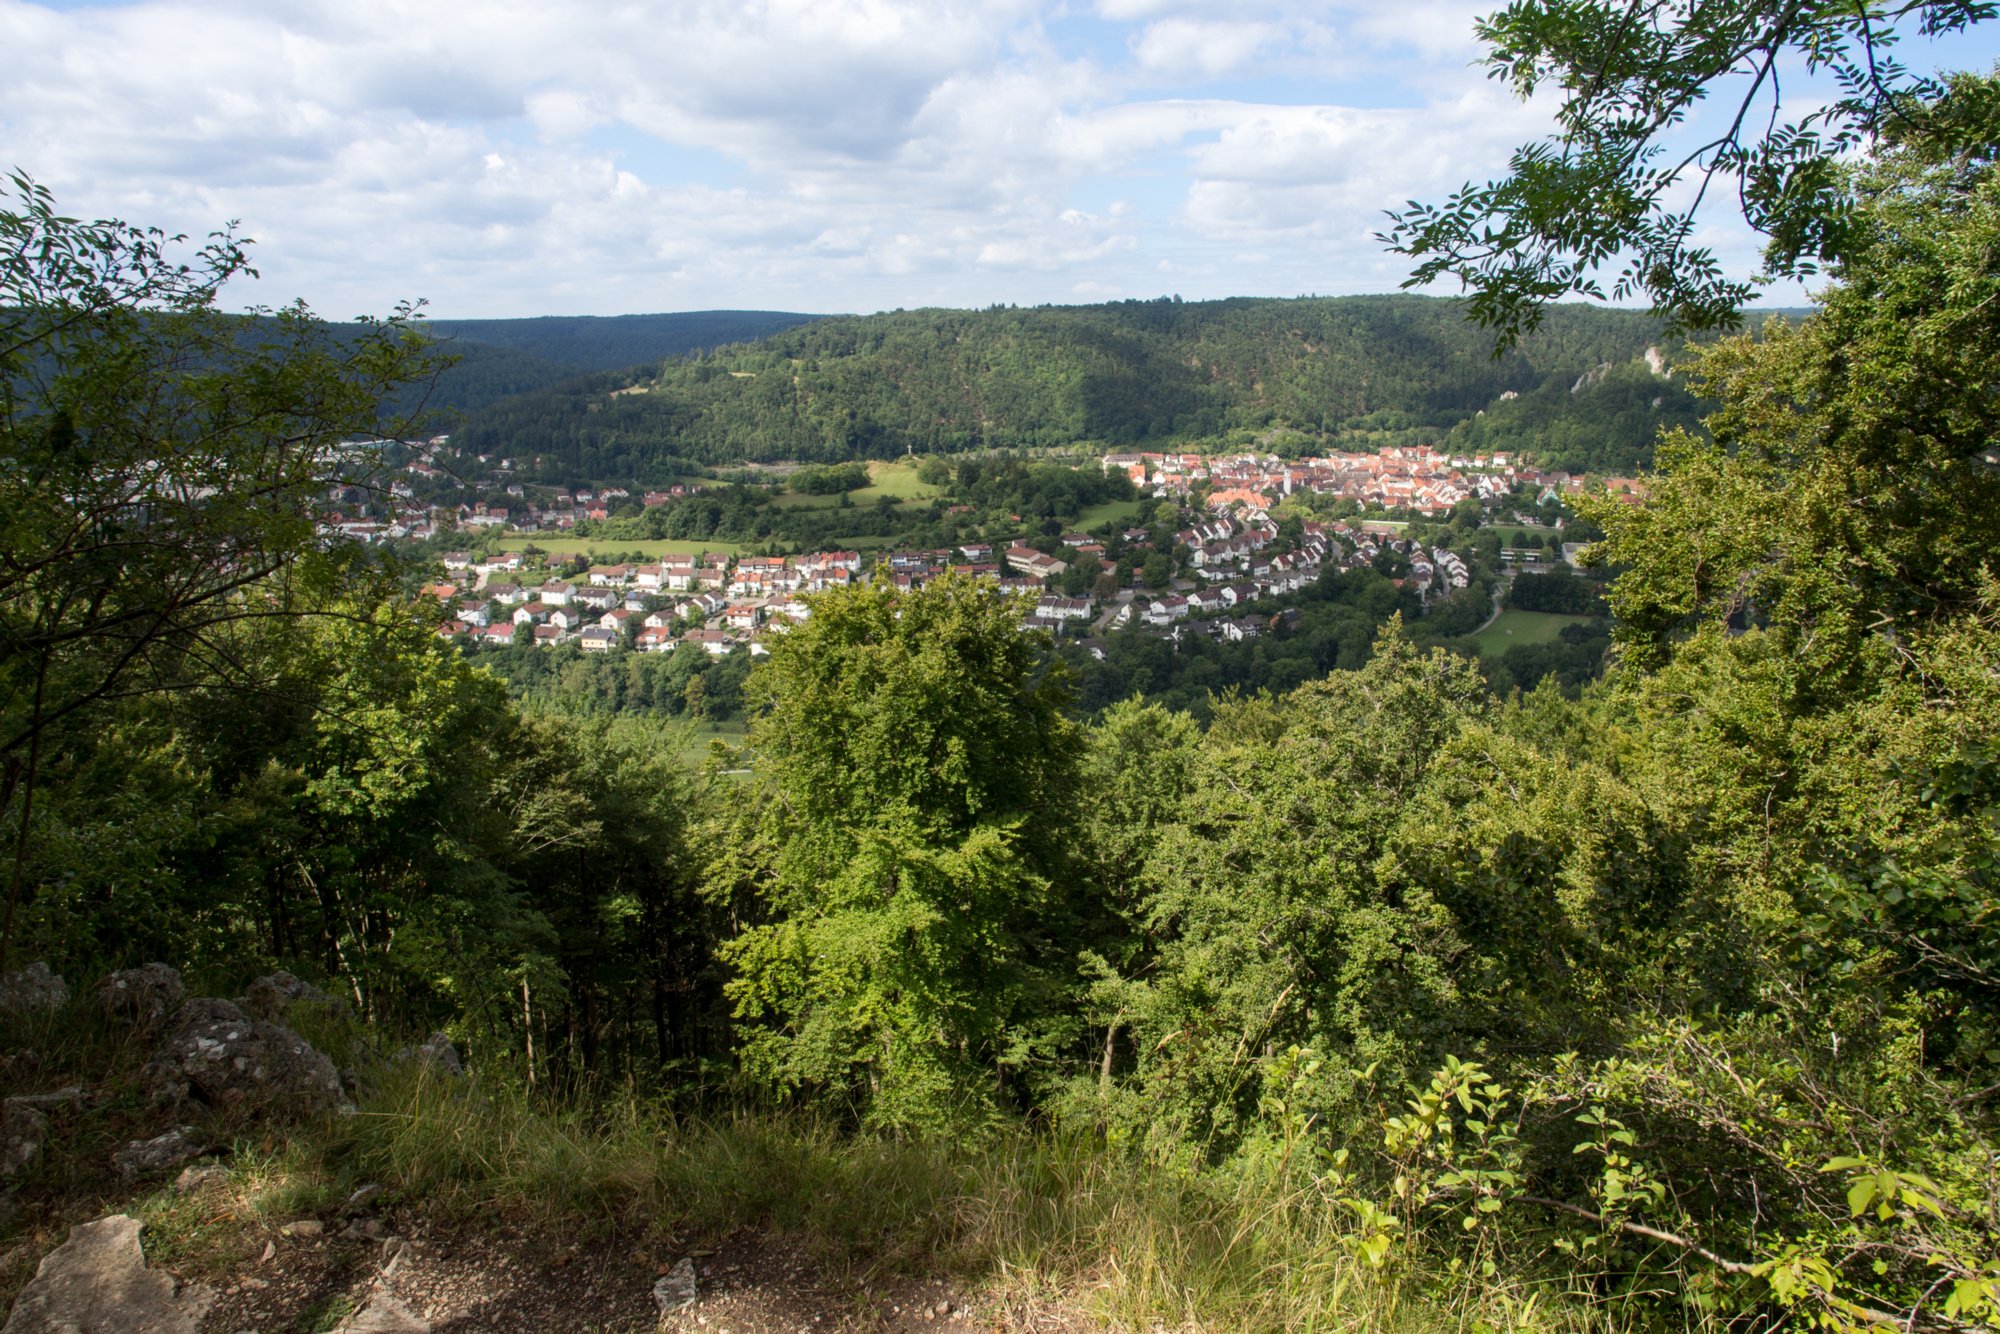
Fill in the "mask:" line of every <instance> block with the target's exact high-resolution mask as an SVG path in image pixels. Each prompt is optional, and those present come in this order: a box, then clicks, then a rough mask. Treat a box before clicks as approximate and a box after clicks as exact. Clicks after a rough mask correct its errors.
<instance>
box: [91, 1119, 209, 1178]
mask: <svg viewBox="0 0 2000 1334" xmlns="http://www.w3.org/2000/svg"><path fill="white" fill-rule="evenodd" d="M193 1131H194V1127H192V1126H181V1127H179V1128H178V1129H174V1130H169V1131H168V1132H167V1133H166V1134H164V1135H156V1136H154V1137H153V1138H152V1139H136V1140H133V1141H132V1142H131V1143H130V1144H127V1145H126V1146H125V1147H124V1148H122V1149H120V1150H119V1151H118V1152H117V1153H115V1154H113V1155H112V1157H111V1164H112V1166H114V1167H116V1168H117V1169H118V1175H119V1176H121V1177H123V1178H124V1179H125V1180H127V1181H136V1180H138V1179H139V1178H140V1177H144V1176H152V1175H154V1174H155V1173H158V1172H164V1171H166V1170H167V1169H168V1168H170V1167H179V1166H180V1165H181V1164H182V1163H184V1162H186V1161H187V1160H188V1159H190V1158H198V1157H200V1156H201V1152H202V1148H201V1145H200V1144H199V1143H197V1142H196V1141H195V1139H194V1138H193Z"/></svg>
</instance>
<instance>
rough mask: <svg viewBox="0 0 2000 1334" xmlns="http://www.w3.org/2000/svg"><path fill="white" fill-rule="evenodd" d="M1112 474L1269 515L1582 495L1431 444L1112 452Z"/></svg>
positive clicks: (1559, 479)
mask: <svg viewBox="0 0 2000 1334" xmlns="http://www.w3.org/2000/svg"><path fill="white" fill-rule="evenodd" d="M1103 466H1104V470H1105V471H1106V472H1123V473H1125V474H1126V475H1127V476H1128V477H1130V478H1131V479H1132V484H1133V485H1134V486H1135V487H1137V488H1138V489H1139V492H1140V494H1141V495H1151V496H1154V497H1156V498H1160V499H1166V498H1180V499H1185V498H1186V497H1188V496H1189V495H1191V494H1192V493H1193V492H1194V491H1195V490H1196V489H1197V488H1198V487H1202V486H1207V487H1208V488H1209V489H1210V502H1211V503H1217V502H1221V503H1225V504H1229V503H1243V504H1248V505H1253V506H1255V507H1257V508H1260V509H1268V508H1269V507H1271V506H1272V505H1275V504H1277V503H1278V502H1279V501H1280V500H1282V499H1283V498H1284V497H1286V496H1290V495H1295V494H1297V493H1299V492H1313V493H1315V494H1319V495H1328V496H1334V497H1337V498H1340V499H1345V500H1353V501H1356V502H1358V503H1360V504H1363V505H1368V504H1377V505H1381V506H1384V507H1385V508H1388V509H1404V510H1413V511H1416V512H1417V513H1420V514H1427V515H1433V516H1435V515H1439V514H1446V513H1449V512H1450V511H1451V509H1452V507H1453V506H1454V505H1456V504H1458V503H1459V502H1460V501H1462V500H1468V499H1473V500H1478V501H1480V502H1481V503H1482V504H1490V503H1496V502H1498V501H1500V500H1502V499H1504V498H1505V497H1507V496H1508V495H1510V494H1512V493H1513V491H1514V490H1515V489H1516V488H1517V487H1519V486H1522V485H1524V484H1526V485H1532V486H1536V487H1539V488H1541V489H1542V491H1543V493H1544V494H1548V495H1561V494H1563V493H1565V492H1569V491H1576V490H1580V489H1581V488H1582V486H1583V479H1581V478H1579V477H1573V476H1571V475H1570V474H1568V473H1559V472H1541V471H1538V470H1536V469H1533V468H1526V467H1523V466H1521V465H1520V464H1519V463H1517V462H1516V461H1515V460H1514V459H1512V458H1511V457H1510V456H1508V455H1506V454H1491V455H1487V454H1478V455H1447V454H1442V453H1439V452H1438V451H1437V450H1436V449H1433V448H1432V447H1430V446H1429V445H1416V446H1409V447H1400V448H1384V449H1379V450H1376V451H1375V452H1374V453H1372V454H1358V453H1336V454H1328V455H1323V456H1315V457H1312V458H1303V459H1280V458H1276V457H1269V456H1259V455H1255V454H1237V455H1230V456H1227V457H1221V458H1211V457H1209V456H1208V455H1205V454H1151V453H1147V454H1107V455H1105V456H1104V459H1103Z"/></svg>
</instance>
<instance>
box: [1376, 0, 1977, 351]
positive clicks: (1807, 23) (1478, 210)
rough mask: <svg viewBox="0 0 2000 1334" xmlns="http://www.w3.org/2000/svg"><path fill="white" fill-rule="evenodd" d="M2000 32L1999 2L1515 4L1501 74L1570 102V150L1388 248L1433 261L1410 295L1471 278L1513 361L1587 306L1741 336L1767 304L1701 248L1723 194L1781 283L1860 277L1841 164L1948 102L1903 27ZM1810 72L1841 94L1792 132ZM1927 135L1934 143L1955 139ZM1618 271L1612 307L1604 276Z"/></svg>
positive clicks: (1521, 170)
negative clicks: (1646, 306) (1543, 330)
mask: <svg viewBox="0 0 2000 1334" xmlns="http://www.w3.org/2000/svg"><path fill="white" fill-rule="evenodd" d="M1994 12H1995V11H1994V7H1993V6H1992V5H1991V4H1988V3H1984V2H1983V0H1913V2H1912V3H1908V4H1902V5H1896V6H1890V7H1877V6H1871V5H1855V6H1840V5H1792V4H1774V3H1770V2H1769V0H1727V2H1726V3H1719V4H1716V3H1701V4H1696V3H1686V2H1676V3H1668V4H1656V3H1639V2H1638V0H1515V2H1514V3H1512V4H1510V5H1508V6H1507V7H1506V8H1504V9H1502V10H1500V11H1498V12H1497V13H1494V14H1491V15H1489V16H1487V17H1486V18H1484V19H1482V20H1480V22H1479V23H1478V25H1477V32H1478V34H1479V37H1480V40H1481V41H1483V42H1485V43H1486V46H1487V55H1486V64H1487V67H1488V69H1489V71H1490V72H1491V74H1492V76H1493V77H1494V78H1496V79H1501V80H1504V81H1505V82H1506V83H1507V84H1508V85H1509V86H1510V87H1511V88H1512V89H1513V91H1514V92H1515V93H1516V94H1517V95H1519V96H1521V97H1523V98H1526V97H1528V96H1530V95H1532V94H1533V93H1535V92H1537V91H1538V90H1540V89H1542V88H1543V87H1545V86H1554V87H1556V88H1558V89H1560V90H1561V93H1562V104H1561V106H1560V107H1559V108H1558V110H1557V112H1556V121H1557V126H1558V132H1557V133H1556V134H1555V135H1554V136H1552V137H1551V138H1549V139H1547V140H1545V141H1543V142H1541V143H1537V144H1529V145H1526V146H1524V147H1522V148H1520V149H1519V150H1517V151H1516V152H1515V154H1514V156H1513V158H1512V160H1511V161H1510V163H1509V164H1508V165H1509V170H1510V173H1511V174H1510V175H1508V176H1507V177H1506V178H1505V179H1503V180H1500V181H1495V182H1488V183H1487V184H1485V185H1467V186H1465V187H1464V188H1462V189H1461V190H1459V191H1458V192H1457V193H1456V194H1454V195H1452V196H1451V197H1450V198H1449V199H1448V200H1446V201H1445V203H1443V204H1441V205H1430V204H1421V203H1417V202H1415V201H1412V202H1411V204H1410V205H1409V207H1408V208H1407V209H1406V210H1404V211H1403V212H1401V213H1395V214H1391V220H1392V223H1393V225H1392V227H1391V229H1390V231H1389V233H1388V234H1387V236H1385V237H1384V238H1383V239H1384V240H1386V241H1387V242H1388V243H1389V244H1390V246H1391V247H1392V248H1393V249H1395V250H1397V251H1400V252H1401V253H1403V254H1407V255H1411V256H1413V257H1415V258H1417V259H1418V260H1419V263H1418V265H1417V268H1416V271H1415V273H1414V274H1413V275H1412V277H1411V279H1410V283H1411V284H1413V285H1414V284H1420V283H1428V282H1432V281H1435V280H1436V279H1438V278H1441V277H1446V276H1452V277H1457V278H1458V279H1459V280H1460V281H1461V282H1462V283H1463V284H1464V285H1465V286H1467V287H1469V288H1470V289H1471V291H1472V296H1471V298H1470V300H1469V303H1468V304H1469V309H1470V311H1471V313H1472V314H1473V316H1474V318H1476V319H1477V320H1479V321H1480V322H1481V323H1482V324H1484V325H1487V326H1489V327H1492V328H1495V329H1497V330H1498V331H1499V333H1500V336H1501V343H1502V345H1503V346H1507V345H1511V344H1512V343H1513V342H1514V341H1516V340H1517V339H1519V338H1520V337H1521V336H1522V335H1523V334H1526V333H1530V332H1532V331H1533V330H1534V329H1535V328H1537V327H1538V325H1539V324H1540V322H1541V320H1542V318H1543V313H1544V311H1545V310H1546V309H1547V307H1548V303H1550V302H1552V301H1557V300H1560V299H1562V298H1564V297H1568V296H1573V295H1583V296H1589V297H1594V298H1597V299H1600V300H1602V299H1605V298H1606V297H1610V298H1611V299H1616V300H1622V299H1626V298H1629V297H1633V296H1637V295H1641V294H1643V295H1645V296H1648V297H1650V298H1651V300H1652V302H1653V306H1654V309H1655V310H1656V311H1658V312H1659V313H1661V314H1662V315H1664V316H1666V317H1667V318H1668V319H1669V320H1670V321H1671V322H1672V323H1673V325H1674V326H1675V327H1677V328H1687V329H1715V328H1728V327H1734V326H1735V325H1736V324H1737V323H1738V322H1739V320H1740V311H1741V309H1742V307H1743V306H1744V304H1745V303H1746V302H1748V301H1749V300H1750V299H1751V297H1752V295H1753V287H1752V284H1751V283H1749V282H1747V281H1745V280H1743V279H1741V278H1736V277H1731V276H1730V275H1728V274H1726V273H1725V272H1723V269H1722V266H1721V264H1720V263H1719V261H1718V260H1717V259H1716V256H1715V254H1714V252H1713V251H1712V250H1710V249H1708V248H1707V247H1706V246H1703V245H1702V244H1700V242H1699V240H1698V231H1697V223H1698V219H1699V216H1700V212H1701V208H1702V205H1703V203H1704V202H1705V201H1706V199H1707V197H1708V195H1709V192H1710V190H1711V189H1714V190H1715V191H1716V192H1717V193H1718V194H1719V193H1721V192H1723V191H1725V190H1728V191H1730V192H1732V193H1734V194H1735V196H1736V198H1737V200H1738V201H1739V203H1740V205H1741V208H1742V212H1743V216H1744V218H1745V220H1746V221H1748V222H1749V223H1750V225H1751V226H1753V227H1755V228H1756V229H1757V230H1758V231H1760V232H1763V233H1764V234H1766V235H1767V236H1769V237H1770V238H1771V240H1770V244H1769V246H1768V247H1767V249H1766V251H1765V270H1766V273H1768V274H1774V275H1799V274H1810V273H1814V272H1817V271H1818V269H1819V267H1820V266H1821V265H1825V264H1833V263H1839V262H1842V261H1844V260H1846V259H1848V258H1850V257H1851V256H1852V255H1853V253H1854V246H1855V244H1856V242H1857V241H1858V240H1859V239H1860V230H1861V229H1860V228H1858V227H1857V224H1856V220H1855V209H1854V206H1853V201H1852V200H1851V199H1850V197H1849V195H1848V192H1847V190H1846V188H1845V182H1844V180H1843V172H1842V168H1841V165H1840V159H1841V158H1842V156H1843V155H1844V154H1846V153H1849V152H1851V151H1852V150H1854V149H1855V148H1857V147H1858V146H1860V145H1862V144H1863V143H1865V142H1868V141H1869V140H1870V139H1872V138H1874V137H1875V136H1878V135H1884V134H1894V133H1897V132H1898V131H1899V130H1900V129H1901V128H1902V127H1906V126H1909V125H1911V124H1914V123H1916V122H1919V121H1922V120H1924V119H1925V117H1926V116H1927V112H1926V110H1925V104H1927V103H1930V102H1934V101H1936V100H1938V99H1939V96H1940V94H1941V93H1942V91H1943V89H1942V86H1941V85H1940V84H1939V83H1938V82H1937V81H1935V80H1930V79H1919V78H1912V77H1910V75H1909V74H1908V72H1907V71H1906V70H1904V69H1903V67H1902V66H1901V65H1899V64H1898V63H1897V62H1896V61H1895V60H1894V59H1893V58H1892V56H1891V54H1890V53H1891V48H1892V47H1893V45H1894V43H1895V41H1896V39H1897V37H1898V36H1899V35H1900V33H1901V28H1900V26H1899V25H1902V24H1905V23H1911V24H1913V26H1914V27H1915V28H1916V29H1917V31H1918V32H1920V33H1922V34H1923V35H1925V36H1935V35H1942V34H1948V33H1955V32H1960V31H1963V30H1964V29H1965V28H1967V27H1969V26H1971V25H1973V24H1975V23H1980V22H1984V21H1986V20H1988V19H1991V18H1992V17H1993V15H1994ZM1791 59H1802V60H1803V62H1804V64H1805V66H1806V69H1807V70H1808V71H1809V72H1814V73H1824V74H1828V75H1831V76H1832V77H1833V78H1834V79H1835V80H1836V81H1837V82H1838V83H1839V85H1840V89H1841V91H1840V93H1839V94H1838V95H1836V96H1834V97H1832V98H1830V99H1827V100H1825V101H1823V102H1815V103H1809V104H1808V107H1807V109H1806V110H1805V112H1804V114H1802V115H1796V116H1794V117H1793V118H1791V119H1787V118H1786V110H1785V106H1784V100H1783V96H1782V91H1781V80H1782V77H1783V71H1782V68H1781V66H1782V65H1783V63H1784V62H1786V61H1788V60H1791ZM1718 89H1725V90H1727V91H1728V92H1729V93H1732V94H1736V95H1737V96H1736V102H1735V105H1734V106H1733V108H1725V109H1723V110H1722V111H1721V113H1720V115H1719V117H1718V118H1717V122H1716V128H1713V129H1710V128H1708V124H1707V122H1706V121H1704V120H1703V119H1702V118H1701V117H1700V116H1699V114H1698V113H1699V112H1700V110H1701V109H1702V105H1703V103H1705V102H1706V101H1707V99H1708V98H1709V95H1710V94H1711V92H1714V91H1716V90H1718ZM1928 124H1929V126H1930V131H1929V132H1930V133H1931V134H1932V136H1933V137H1936V136H1937V135H1938V134H1939V132H1940V131H1944V132H1949V131H1951V130H1953V129H1955V128H1956V123H1955V122H1953V121H1952V120H1950V119H1949V118H1939V119H1931V120H1929V121H1928ZM1976 139H1977V135H1976V134H1975V135H1974V141H1976ZM1689 185H1691V186H1692V187H1693V189H1692V191H1691V192H1690V190H1689V189H1688V188H1687V186H1689ZM1614 265H1616V266H1617V272H1616V276H1615V277H1614V278H1613V279H1612V280H1611V282H1610V285H1609V286H1608V287H1606V286H1605V285H1604V284H1603V283H1602V281H1601V280H1600V279H1599V277H1598V276H1597V275H1598V274H1599V272H1600V271H1602V270H1605V269H1609V268H1611V267H1612V266H1614Z"/></svg>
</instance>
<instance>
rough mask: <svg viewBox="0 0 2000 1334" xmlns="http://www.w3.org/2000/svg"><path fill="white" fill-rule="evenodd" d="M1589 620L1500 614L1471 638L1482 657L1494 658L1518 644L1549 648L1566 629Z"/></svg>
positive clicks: (1547, 614) (1540, 613)
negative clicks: (1548, 645) (1545, 645)
mask: <svg viewBox="0 0 2000 1334" xmlns="http://www.w3.org/2000/svg"><path fill="white" fill-rule="evenodd" d="M1591 619H1593V618H1591V617H1589V616H1564V615H1561V614H1559V613H1556V612H1552V611H1503V612H1501V613H1500V616H1499V618H1498V619H1497V620H1495V621H1494V622H1493V624H1491V625H1489V626H1487V627H1486V628H1485V629H1484V630H1481V631H1480V632H1479V633H1478V634H1476V635H1474V636H1473V637H1472V642H1473V643H1475V644H1477V645H1479V652H1480V654H1481V655H1482V656H1484V657H1489V658H1495V657H1498V656H1500V655H1501V654H1502V653H1505V652H1506V651H1507V650H1508V649H1510V648H1513V647H1514V646H1515V645H1517V644H1550V643H1554V642H1555V638H1556V636H1557V635H1559V634H1561V633H1562V630H1563V627H1564V626H1566V625H1582V624H1584V623H1585V622H1587V621H1589V620H1591Z"/></svg>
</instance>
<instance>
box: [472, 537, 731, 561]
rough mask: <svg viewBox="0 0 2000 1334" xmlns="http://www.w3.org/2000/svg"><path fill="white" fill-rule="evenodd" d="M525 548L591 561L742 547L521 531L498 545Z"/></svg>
mask: <svg viewBox="0 0 2000 1334" xmlns="http://www.w3.org/2000/svg"><path fill="white" fill-rule="evenodd" d="M525 547H540V548H541V549H542V550H543V551H549V552H554V553H555V554H557V555H561V556H573V555H576V554H578V553H581V554H583V555H585V556H588V557H589V558H590V559H591V560H597V559H599V558H600V557H606V556H616V555H619V554H620V553H628V552H634V551H636V552H638V553H640V554H641V555H645V556H653V557H657V556H698V555H700V554H701V553H702V552H704V551H708V552H714V553H716V554H718V555H729V556H736V555H740V554H742V552H743V548H742V547H740V546H738V545H736V544H734V543H731V542H716V541H706V542H681V541H676V540H674V539H672V538H662V539H660V540H658V541H641V540H639V539H636V538H623V539H605V538H596V537H544V536H542V535H541V534H540V533H523V534H522V535H520V536H519V537H510V538H507V539H506V540H504V541H503V542H501V544H500V549H501V550H503V551H520V550H522V549H523V548H525Z"/></svg>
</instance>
